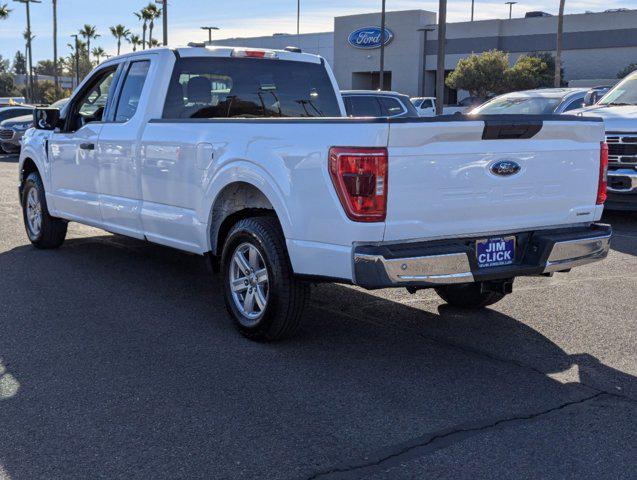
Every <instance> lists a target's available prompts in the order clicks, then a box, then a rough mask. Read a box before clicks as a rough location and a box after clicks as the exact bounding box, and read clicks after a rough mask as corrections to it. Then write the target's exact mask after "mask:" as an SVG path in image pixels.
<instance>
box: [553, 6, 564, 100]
mask: <svg viewBox="0 0 637 480" xmlns="http://www.w3.org/2000/svg"><path fill="white" fill-rule="evenodd" d="M563 37H564V0H560V13H559V16H558V17H557V45H556V49H555V87H556V88H559V87H561V86H562V39H563Z"/></svg>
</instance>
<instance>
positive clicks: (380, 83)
mask: <svg viewBox="0 0 637 480" xmlns="http://www.w3.org/2000/svg"><path fill="white" fill-rule="evenodd" d="M379 77H380V78H379V81H378V86H379V89H380V90H384V89H385V0H383V4H382V7H381V13H380V72H379Z"/></svg>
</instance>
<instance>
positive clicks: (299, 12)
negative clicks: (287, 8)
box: [296, 0, 301, 37]
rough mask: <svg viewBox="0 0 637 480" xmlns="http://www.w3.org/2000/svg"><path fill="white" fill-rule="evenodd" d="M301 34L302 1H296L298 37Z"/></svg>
mask: <svg viewBox="0 0 637 480" xmlns="http://www.w3.org/2000/svg"><path fill="white" fill-rule="evenodd" d="M300 34H301V0H296V36H297V37H298V36H299V35H300Z"/></svg>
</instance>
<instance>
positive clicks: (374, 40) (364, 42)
mask: <svg viewBox="0 0 637 480" xmlns="http://www.w3.org/2000/svg"><path fill="white" fill-rule="evenodd" d="M380 37H381V29H380V27H365V28H359V29H358V30H354V31H353V32H352V33H350V34H349V37H347V41H348V42H349V44H350V45H351V46H352V47H356V48H380V45H381V38H380ZM383 37H384V38H383V40H382V42H383V44H384V45H387V44H388V43H389V42H391V41H392V40H393V38H394V33H393V32H392V31H391V30H390V29H389V28H386V29H385V35H383Z"/></svg>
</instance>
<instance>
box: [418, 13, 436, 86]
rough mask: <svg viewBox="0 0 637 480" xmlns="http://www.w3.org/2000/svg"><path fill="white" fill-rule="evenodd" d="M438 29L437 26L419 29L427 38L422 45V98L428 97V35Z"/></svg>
mask: <svg viewBox="0 0 637 480" xmlns="http://www.w3.org/2000/svg"><path fill="white" fill-rule="evenodd" d="M435 29H436V27H435V26H433V25H432V26H427V27H424V28H419V29H418V31H419V32H423V36H424V37H425V38H424V40H423V45H422V89H421V92H420V95H421V96H423V97H424V96H426V93H425V92H426V90H427V89H426V86H427V84H426V82H427V34H428V33H429V32H433V31H434V30H435Z"/></svg>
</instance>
